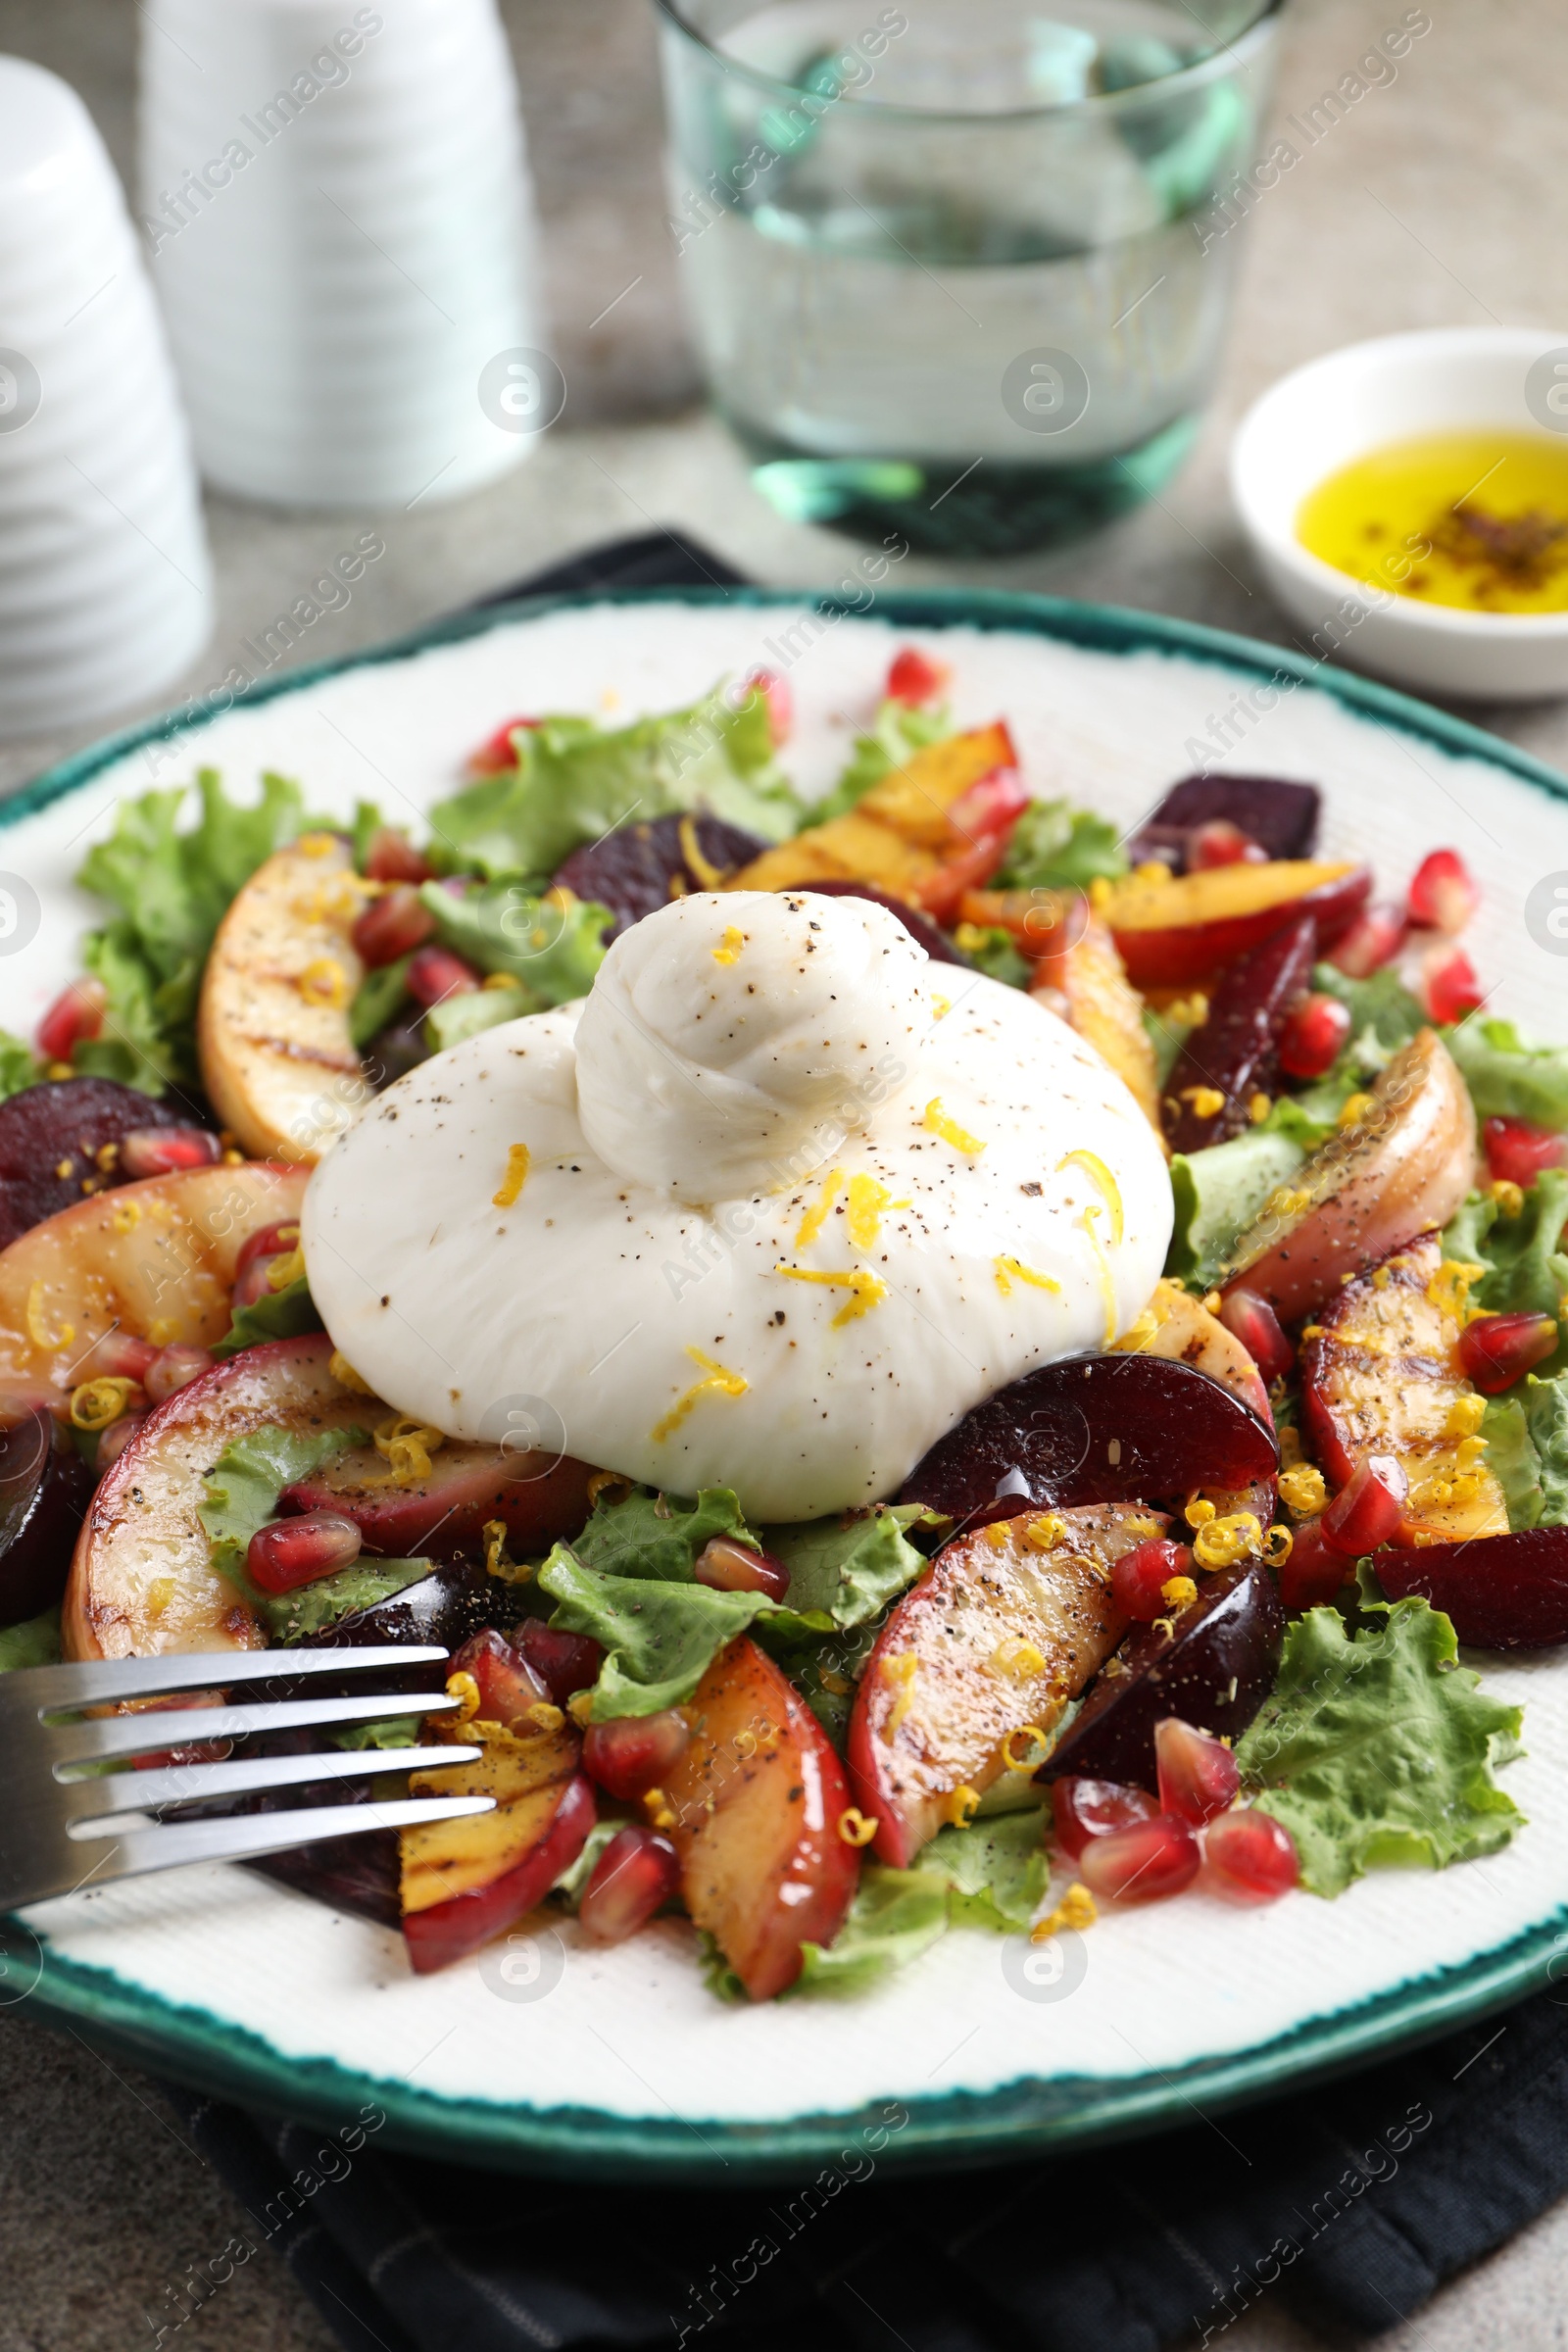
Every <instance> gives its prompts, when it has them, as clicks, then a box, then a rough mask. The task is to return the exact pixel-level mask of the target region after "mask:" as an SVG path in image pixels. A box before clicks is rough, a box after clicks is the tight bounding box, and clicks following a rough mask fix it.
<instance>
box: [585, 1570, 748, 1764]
mask: <svg viewBox="0 0 1568 2352" xmlns="http://www.w3.org/2000/svg"><path fill="white" fill-rule="evenodd" d="M539 1585H540V1589H541V1591H543V1592H546V1593H549V1594H550V1596H551V1598H552V1599H553V1600H554V1601H555V1602H556V1603H557V1604H558V1605H557V1608H556V1612H555V1614H554V1616H553V1617H552V1618H551V1620H550V1622H551V1624H552V1625H553V1626H558V1627H560V1628H562V1629H564V1631H565V1632H566V1633H568V1634H587V1635H589V1636H591V1638H592V1639H593V1640H594V1641H595V1642H603V1643H604V1645H605V1648H606V1650H607V1652H608V1653H609V1654H608V1655H607V1657H606V1659H605V1662H604V1665H603V1666H602V1667H601V1668H600V1672H599V1680H598V1682H597V1683H596V1684H595V1685H594V1691H593V1720H594V1722H595V1723H606V1722H608V1721H609V1720H610V1719H611V1718H612V1717H613V1716H616V1715H658V1714H660V1713H662V1710H663V1709H664V1708H665V1707H675V1706H679V1705H680V1703H681V1701H682V1700H683V1699H688V1698H690V1696H691V1694H692V1692H693V1691H695V1690H696V1688H697V1686H698V1684H699V1683H700V1682H701V1681H702V1679H703V1676H704V1675H705V1674H706V1673H707V1671H708V1669H709V1667H710V1666H711V1664H712V1662H713V1660H714V1658H716V1657H717V1655H718V1653H719V1651H720V1650H721V1649H722V1648H723V1647H724V1646H725V1644H726V1643H727V1642H733V1641H734V1640H735V1637H736V1636H737V1634H744V1633H745V1631H746V1629H747V1627H748V1626H750V1625H751V1624H753V1623H754V1621H755V1620H756V1619H757V1618H758V1617H759V1616H760V1615H761V1614H762V1612H763V1611H764V1610H766V1609H769V1608H770V1607H771V1605H772V1604H771V1603H770V1602H769V1600H768V1598H767V1596H766V1594H765V1593H717V1592H714V1591H712V1590H711V1587H709V1586H707V1585H698V1584H691V1583H661V1582H660V1581H659V1580H658V1579H657V1577H655V1576H653V1575H651V1574H649V1573H647V1572H646V1571H643V1572H641V1573H634V1574H632V1575H629V1576H607V1575H605V1574H604V1573H603V1571H602V1570H600V1569H597V1568H586V1567H584V1566H583V1565H582V1564H581V1562H580V1561H578V1560H576V1559H574V1558H573V1557H572V1555H571V1553H570V1552H569V1551H568V1550H567V1548H566V1546H565V1544H557V1545H556V1547H555V1550H554V1551H553V1552H552V1553H551V1554H550V1557H549V1559H548V1560H546V1562H545V1564H544V1566H543V1567H542V1568H541V1569H540V1571H539Z"/></svg>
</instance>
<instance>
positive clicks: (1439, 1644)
mask: <svg viewBox="0 0 1568 2352" xmlns="http://www.w3.org/2000/svg"><path fill="white" fill-rule="evenodd" d="M1363 1605H1365V1604H1363ZM1367 1613H1368V1614H1369V1615H1372V1614H1376V1615H1378V1616H1380V1617H1381V1618H1382V1623H1381V1624H1375V1625H1370V1626H1368V1627H1366V1628H1364V1629H1362V1630H1359V1631H1357V1633H1356V1634H1355V1636H1354V1637H1353V1639H1352V1638H1350V1637H1349V1636H1348V1634H1347V1631H1346V1623H1345V1619H1344V1618H1343V1617H1342V1616H1341V1615H1340V1613H1339V1611H1338V1610H1337V1609H1327V1608H1317V1609H1308V1610H1307V1612H1306V1614H1305V1615H1304V1616H1303V1617H1299V1618H1298V1619H1297V1621H1296V1623H1295V1624H1294V1625H1293V1626H1292V1627H1291V1628H1290V1630H1289V1631H1288V1633H1287V1634H1286V1637H1285V1648H1284V1651H1283V1654H1282V1656H1281V1660H1280V1670H1279V1676H1278V1680H1277V1681H1276V1683H1275V1686H1274V1691H1273V1693H1272V1695H1271V1696H1270V1697H1268V1698H1266V1699H1265V1700H1264V1702H1263V1705H1262V1707H1261V1708H1260V1710H1259V1711H1258V1713H1257V1715H1256V1716H1255V1717H1254V1719H1253V1721H1252V1723H1251V1725H1250V1728H1249V1730H1248V1731H1247V1733H1246V1734H1245V1736H1244V1737H1243V1739H1242V1740H1240V1742H1239V1743H1238V1746H1237V1750H1236V1761H1237V1763H1238V1765H1239V1766H1240V1768H1241V1775H1242V1786H1243V1788H1244V1789H1252V1790H1257V1791H1259V1792H1260V1793H1259V1794H1258V1795H1257V1798H1256V1801H1257V1803H1258V1805H1259V1806H1260V1807H1261V1808H1262V1810H1263V1811H1264V1812H1267V1813H1272V1814H1273V1815H1274V1817H1275V1818H1276V1820H1278V1821H1282V1822H1283V1823H1284V1824H1285V1826H1286V1828H1287V1829H1288V1830H1289V1831H1290V1833H1291V1835H1292V1837H1293V1838H1295V1839H1296V1845H1297V1850H1298V1852H1299V1855H1300V1858H1301V1884H1302V1885H1303V1886H1304V1887H1308V1888H1310V1890H1311V1891H1312V1892H1313V1893H1314V1894H1321V1895H1335V1894H1343V1893H1344V1891H1345V1889H1346V1887H1348V1886H1349V1884H1350V1882H1351V1880H1352V1879H1356V1878H1359V1877H1361V1876H1362V1875H1363V1873H1364V1872H1365V1871H1367V1870H1368V1869H1370V1868H1372V1867H1373V1866H1374V1865H1376V1864H1378V1863H1385V1862H1397V1863H1426V1864H1429V1865H1430V1866H1431V1867H1433V1868H1434V1869H1441V1868H1442V1867H1443V1866H1444V1865H1446V1863H1449V1862H1457V1861H1463V1860H1466V1859H1468V1858H1469V1857H1471V1856H1473V1855H1476V1854H1490V1853H1495V1851H1496V1849H1497V1847H1498V1846H1500V1845H1505V1844H1506V1843H1507V1841H1508V1839H1509V1838H1511V1837H1512V1836H1513V1834H1514V1831H1515V1830H1516V1829H1518V1828H1519V1827H1520V1825H1521V1823H1522V1821H1523V1819H1524V1816H1523V1815H1522V1814H1521V1813H1520V1811H1519V1808H1518V1806H1517V1805H1516V1804H1515V1803H1514V1801H1513V1799H1512V1797H1510V1796H1508V1795H1506V1794H1505V1793H1504V1792H1503V1790H1502V1789H1499V1788H1498V1787H1497V1786H1496V1783H1495V1781H1494V1779H1493V1777H1492V1768H1493V1766H1494V1764H1496V1763H1499V1762H1501V1761H1503V1760H1504V1758H1505V1756H1506V1755H1507V1754H1509V1753H1514V1754H1516V1753H1517V1752H1518V1749H1517V1740H1518V1735H1519V1726H1520V1710H1519V1709H1518V1708H1517V1707H1510V1706H1505V1705H1503V1704H1502V1702H1501V1701H1500V1700H1498V1699H1495V1698H1492V1697H1489V1696H1488V1695H1487V1693H1486V1692H1485V1691H1483V1690H1482V1689H1481V1678H1480V1676H1479V1675H1478V1674H1475V1673H1472V1672H1471V1670H1470V1669H1469V1668H1468V1667H1462V1666H1460V1665H1459V1664H1458V1663H1457V1658H1458V1643H1457V1642H1455V1640H1454V1633H1453V1627H1452V1625H1451V1624H1450V1623H1449V1621H1448V1619H1447V1618H1446V1617H1445V1616H1443V1615H1442V1614H1441V1613H1440V1612H1439V1611H1438V1610H1435V1609H1433V1608H1431V1607H1430V1606H1429V1605H1428V1603H1427V1602H1426V1601H1424V1600H1400V1601H1396V1602H1395V1603H1394V1605H1393V1606H1392V1607H1388V1606H1386V1605H1385V1604H1382V1603H1375V1604H1371V1605H1370V1606H1369V1607H1368V1608H1367Z"/></svg>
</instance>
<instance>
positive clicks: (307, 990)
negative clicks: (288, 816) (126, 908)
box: [196, 833, 368, 1165]
mask: <svg viewBox="0 0 1568 2352" xmlns="http://www.w3.org/2000/svg"><path fill="white" fill-rule="evenodd" d="M367 895H368V894H367V889H366V885H365V884H364V883H362V882H361V880H360V879H359V876H358V875H357V874H356V873H355V871H354V860H353V857H352V855H351V853H350V850H349V845H348V843H347V842H346V841H342V840H340V839H339V837H338V836H337V835H336V834H335V833H308V834H305V835H302V837H301V838H300V840H298V841H296V842H294V843H293V844H292V845H291V846H290V847H289V848H288V849H286V850H278V851H277V852H276V853H275V854H274V855H273V856H272V857H270V858H268V859H267V861H266V863H265V864H263V865H260V866H258V867H257V869H256V871H255V873H254V874H252V876H251V878H250V880H249V881H248V882H247V883H246V884H245V887H244V888H243V890H241V891H240V892H239V894H238V896H237V897H236V898H235V900H234V903H233V905H232V906H231V907H229V910H228V912H227V913H226V914H225V915H224V917H223V919H222V922H221V924H220V925H219V929H218V937H217V938H216V939H215V940H214V942H213V950H212V954H211V955H210V956H208V958H207V968H206V970H205V972H204V973H203V974H202V993H201V1005H200V1009H199V1012H198V1016H197V1025H196V1044H197V1052H198V1054H199V1057H200V1061H201V1071H202V1083H203V1085H204V1086H205V1087H206V1089H207V1093H208V1096H209V1098H210V1100H211V1102H212V1103H213V1106H214V1108H215V1109H216V1110H217V1112H218V1114H219V1116H220V1118H221V1120H222V1121H223V1123H224V1124H225V1126H228V1127H231V1128H232V1129H233V1131H234V1133H235V1134H236V1135H237V1136H238V1138H239V1140H240V1142H241V1143H242V1144H243V1145H244V1147H245V1149H246V1151H247V1152H254V1153H255V1154H256V1155H257V1156H258V1157H259V1158H263V1159H280V1160H289V1161H299V1162H302V1163H304V1164H306V1165H313V1164H314V1163H315V1162H316V1161H317V1160H318V1159H319V1158H320V1156H321V1154H322V1152H325V1151H326V1150H327V1149H328V1147H329V1146H330V1145H332V1144H333V1143H335V1142H336V1140H337V1138H338V1137H339V1136H340V1135H341V1134H342V1132H343V1130H344V1128H345V1127H347V1126H349V1125H350V1124H351V1122H352V1121H353V1120H354V1118H355V1117H356V1116H357V1115H358V1112H359V1110H360V1107H361V1105H362V1104H363V1103H365V1101H366V1100H367V1097H368V1087H367V1085H366V1081H365V1078H364V1075H363V1073H362V1070H361V1067H360V1056H359V1053H358V1050H357V1049H356V1047H355V1044H354V1040H353V1038H352V1036H351V1035H350V1032H349V1008H350V1006H351V1005H352V1004H353V1002H354V996H355V992H356V990H357V989H358V988H359V985H360V982H361V981H362V980H363V978H364V977H365V966H364V965H363V963H362V962H361V960H360V958H359V956H358V955H357V954H356V953H355V950H354V947H353V944H352V942H351V940H350V938H349V933H350V931H351V930H352V928H353V925H354V922H355V918H356V917H357V916H358V915H359V914H360V912H361V911H362V909H363V908H364V907H365V905H366V900H367Z"/></svg>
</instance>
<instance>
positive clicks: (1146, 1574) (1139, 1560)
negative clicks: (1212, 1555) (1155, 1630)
mask: <svg viewBox="0 0 1568 2352" xmlns="http://www.w3.org/2000/svg"><path fill="white" fill-rule="evenodd" d="M1192 1565H1193V1563H1192V1557H1191V1555H1190V1553H1189V1552H1188V1551H1187V1549H1186V1547H1185V1546H1184V1545H1183V1544H1172V1543H1171V1542H1170V1541H1169V1539H1168V1538H1167V1537H1164V1536H1152V1537H1151V1538H1150V1540H1149V1542H1148V1543H1147V1544H1135V1545H1134V1546H1133V1548H1132V1550H1131V1551H1124V1552H1123V1553H1122V1555H1121V1558H1120V1559H1119V1560H1117V1561H1116V1563H1115V1565H1114V1566H1113V1567H1112V1569H1111V1572H1110V1593H1111V1598H1112V1599H1113V1600H1114V1601H1115V1603H1116V1606H1117V1608H1118V1609H1120V1611H1121V1613H1122V1615H1123V1616H1124V1617H1131V1618H1134V1619H1135V1620H1136V1621H1137V1623H1138V1624H1140V1625H1152V1624H1153V1622H1154V1619H1155V1618H1156V1617H1163V1616H1165V1615H1167V1614H1168V1611H1169V1603H1168V1602H1167V1601H1166V1599H1165V1597H1164V1590H1165V1587H1166V1586H1167V1585H1168V1584H1169V1583H1170V1580H1171V1578H1172V1577H1173V1576H1186V1575H1188V1574H1189V1573H1190V1571H1191V1569H1192Z"/></svg>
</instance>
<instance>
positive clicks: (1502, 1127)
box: [1481, 1119, 1568, 1187]
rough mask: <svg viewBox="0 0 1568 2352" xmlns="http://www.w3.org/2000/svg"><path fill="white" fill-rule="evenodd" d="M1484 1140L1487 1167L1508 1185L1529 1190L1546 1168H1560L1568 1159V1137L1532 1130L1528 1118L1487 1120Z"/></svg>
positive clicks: (1539, 1129) (1547, 1131) (1482, 1137)
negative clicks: (1516, 1185) (1522, 1186)
mask: <svg viewBox="0 0 1568 2352" xmlns="http://www.w3.org/2000/svg"><path fill="white" fill-rule="evenodd" d="M1481 1140H1482V1142H1483V1143H1484V1144H1485V1146H1486V1152H1487V1166H1488V1167H1489V1168H1490V1169H1491V1171H1492V1173H1493V1175H1494V1176H1495V1177H1501V1178H1502V1179H1503V1180H1504V1182H1505V1183H1508V1184H1522V1185H1525V1186H1527V1187H1528V1186H1529V1185H1532V1184H1534V1183H1535V1181H1536V1178H1537V1177H1538V1176H1539V1175H1540V1174H1541V1172H1542V1170H1543V1169H1544V1168H1560V1167H1561V1166H1562V1164H1563V1162H1564V1161H1565V1160H1568V1135H1557V1134H1555V1133H1554V1132H1553V1131H1552V1129H1551V1128H1549V1127H1532V1125H1531V1124H1530V1121H1529V1120H1528V1119H1488V1121H1487V1123H1486V1125H1485V1126H1484V1127H1483V1128H1482V1130H1481Z"/></svg>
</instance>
